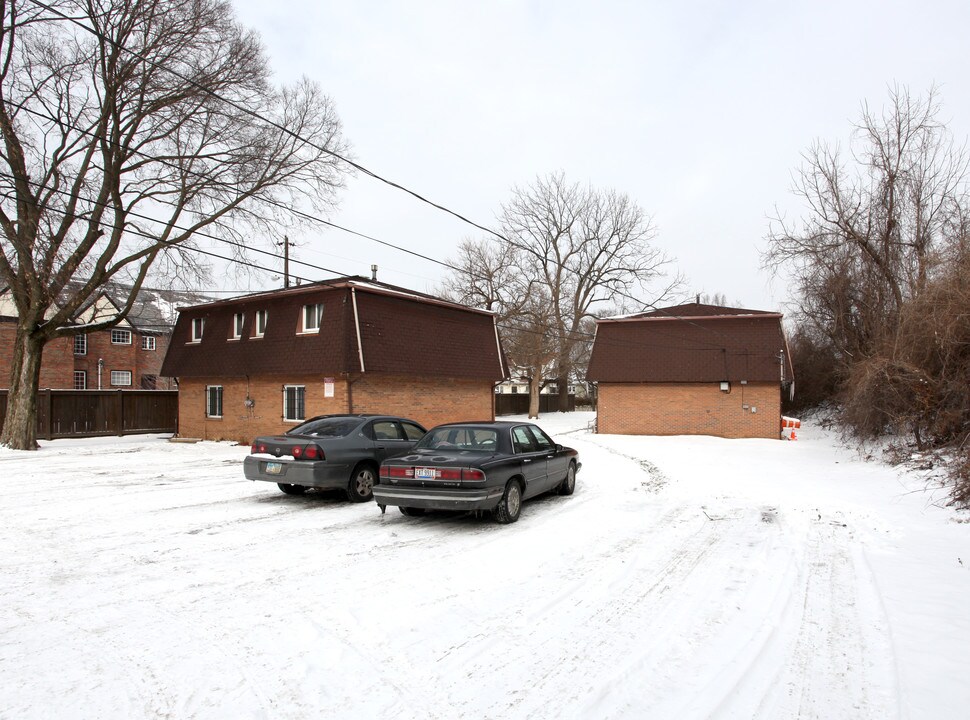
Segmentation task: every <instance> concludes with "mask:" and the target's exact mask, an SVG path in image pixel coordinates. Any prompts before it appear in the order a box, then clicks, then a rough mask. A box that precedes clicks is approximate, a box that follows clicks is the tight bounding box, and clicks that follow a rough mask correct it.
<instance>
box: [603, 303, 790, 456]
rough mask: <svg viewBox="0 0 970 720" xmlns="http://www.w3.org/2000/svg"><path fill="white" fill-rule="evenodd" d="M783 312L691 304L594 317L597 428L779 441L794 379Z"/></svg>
mask: <svg viewBox="0 0 970 720" xmlns="http://www.w3.org/2000/svg"><path fill="white" fill-rule="evenodd" d="M781 320H782V315H781V314H780V313H774V312H763V311H759V310H744V309H741V308H728V307H718V306H713V305H702V304H699V303H690V304H686V305H678V306H676V307H669V308H665V309H662V310H657V311H654V312H650V313H643V314H639V315H630V316H626V317H616V318H605V319H602V320H599V321H597V325H596V338H595V341H594V343H593V351H592V356H591V358H590V363H589V369H588V371H587V378H588V379H589V380H590V381H592V382H595V383H596V384H597V386H598V393H599V399H598V407H597V429H598V431H599V432H601V433H615V434H621V435H716V436H720V437H726V438H778V437H779V436H780V429H781V393H782V388H783V387H784V388H788V389H790V388H791V387H792V382H793V372H792V365H791V358H790V356H789V354H788V350H787V346H786V341H785V336H784V333H783V331H782V327H781Z"/></svg>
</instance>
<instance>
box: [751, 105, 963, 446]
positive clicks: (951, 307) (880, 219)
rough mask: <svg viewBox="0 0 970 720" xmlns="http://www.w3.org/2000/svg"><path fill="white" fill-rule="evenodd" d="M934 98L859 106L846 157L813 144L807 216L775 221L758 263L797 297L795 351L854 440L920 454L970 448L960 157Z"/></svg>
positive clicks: (805, 176)
mask: <svg viewBox="0 0 970 720" xmlns="http://www.w3.org/2000/svg"><path fill="white" fill-rule="evenodd" d="M939 115H940V105H939V102H938V99H937V96H936V93H935V91H933V90H930V92H929V93H928V94H927V95H926V97H925V98H923V97H913V96H911V95H910V94H909V92H908V91H906V90H900V89H898V88H897V89H893V90H892V91H891V92H890V101H889V103H888V106H887V109H886V110H885V111H884V112H882V113H881V114H877V113H875V112H873V111H872V110H870V108H869V107H868V106H863V111H862V119H861V121H860V123H859V125H858V126H857V128H856V132H855V134H854V136H853V140H852V144H851V146H850V149H849V153H848V154H847V155H844V154H843V153H842V152H841V151H840V149H839V148H838V147H837V146H836V147H833V146H830V145H826V144H824V143H817V144H816V145H814V146H813V147H812V149H811V150H810V151H809V152H808V153H806V155H805V165H804V166H803V168H802V169H801V171H800V172H799V173H798V174H797V175H796V178H795V188H794V190H795V193H796V194H797V195H799V196H800V197H801V198H802V199H803V200H804V201H805V204H806V206H807V209H808V214H807V216H806V217H804V218H803V219H802V220H801V221H800V222H799V223H797V224H789V223H786V222H785V221H783V220H782V219H777V220H776V221H775V224H774V226H773V228H772V230H771V233H770V235H769V237H768V241H769V250H768V254H767V256H766V261H767V263H768V264H770V265H774V266H776V267H777V266H781V265H784V267H785V268H786V269H788V270H789V271H790V272H791V274H792V276H793V277H794V279H795V285H796V288H797V290H798V293H799V300H798V302H799V313H798V316H797V318H798V321H799V323H800V328H799V329H798V330H797V331H796V333H795V337H796V339H800V341H799V342H796V343H795V344H794V347H795V350H796V353H801V354H802V355H803V358H802V360H803V361H804V362H811V363H815V364H816V365H817V366H818V365H823V366H824V367H815V368H813V370H814V371H815V372H811V373H807V374H804V376H805V377H807V378H808V379H809V380H811V379H813V378H814V379H815V380H816V381H817V383H818V387H817V388H812V389H811V391H810V395H813V396H815V397H818V398H819V399H825V397H826V396H829V397H831V396H832V395H833V394H834V395H835V396H836V397H835V399H837V400H839V401H840V402H841V407H842V419H843V420H844V421H845V422H846V424H847V426H848V427H849V428H850V429H851V430H852V431H854V432H855V433H856V434H857V435H859V436H862V437H871V436H876V435H880V434H882V433H884V432H886V431H889V430H892V431H896V432H897V433H899V434H903V433H906V432H909V433H911V434H912V436H913V439H914V441H915V443H916V445H917V446H918V447H920V448H921V449H922V448H925V447H927V446H935V445H939V444H946V443H952V442H965V438H966V436H967V430H966V428H967V427H970V392H968V391H967V390H966V377H967V376H966V373H967V372H968V369H970V358H968V355H967V352H966V350H965V348H966V347H967V346H968V344H970V337H968V335H967V332H968V330H970V326H968V325H967V323H966V322H965V317H966V313H964V312H963V311H962V308H964V307H966V303H967V298H968V293H967V282H966V277H967V274H966V273H967V269H968V267H970V264H968V261H967V258H968V257H970V253H968V247H967V237H970V234H968V222H967V218H968V217H970V203H968V195H967V189H968V175H967V171H968V156H967V153H966V151H965V149H964V148H963V147H960V146H957V145H955V144H954V142H953V140H952V136H951V134H950V133H949V131H948V130H947V128H946V126H945V125H944V124H943V123H942V122H941V121H940V120H939Z"/></svg>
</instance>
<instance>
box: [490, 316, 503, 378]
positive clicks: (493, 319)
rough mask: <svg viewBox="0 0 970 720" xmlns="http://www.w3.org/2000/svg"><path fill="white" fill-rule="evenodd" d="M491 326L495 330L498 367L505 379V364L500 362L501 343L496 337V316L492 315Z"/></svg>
mask: <svg viewBox="0 0 970 720" xmlns="http://www.w3.org/2000/svg"><path fill="white" fill-rule="evenodd" d="M492 328H493V329H494V330H495V351H496V352H497V353H498V369H499V372H500V373H501V374H502V379H503V380H504V379H505V365H504V364H503V363H502V343H501V342H499V339H498V318H496V317H495V316H494V315H493V316H492Z"/></svg>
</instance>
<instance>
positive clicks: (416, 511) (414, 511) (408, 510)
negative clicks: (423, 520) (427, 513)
mask: <svg viewBox="0 0 970 720" xmlns="http://www.w3.org/2000/svg"><path fill="white" fill-rule="evenodd" d="M397 509H398V510H400V511H401V514H402V515H405V516H407V517H419V516H420V515H424V508H413V507H404V506H403V505H400V506H398V508H397Z"/></svg>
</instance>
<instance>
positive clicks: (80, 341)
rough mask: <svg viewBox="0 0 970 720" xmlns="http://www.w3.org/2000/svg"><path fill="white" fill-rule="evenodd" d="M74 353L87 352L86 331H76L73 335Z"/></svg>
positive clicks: (82, 353)
mask: <svg viewBox="0 0 970 720" xmlns="http://www.w3.org/2000/svg"><path fill="white" fill-rule="evenodd" d="M74 354H75V355H87V354H88V336H87V333H78V334H77V335H75V336H74Z"/></svg>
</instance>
